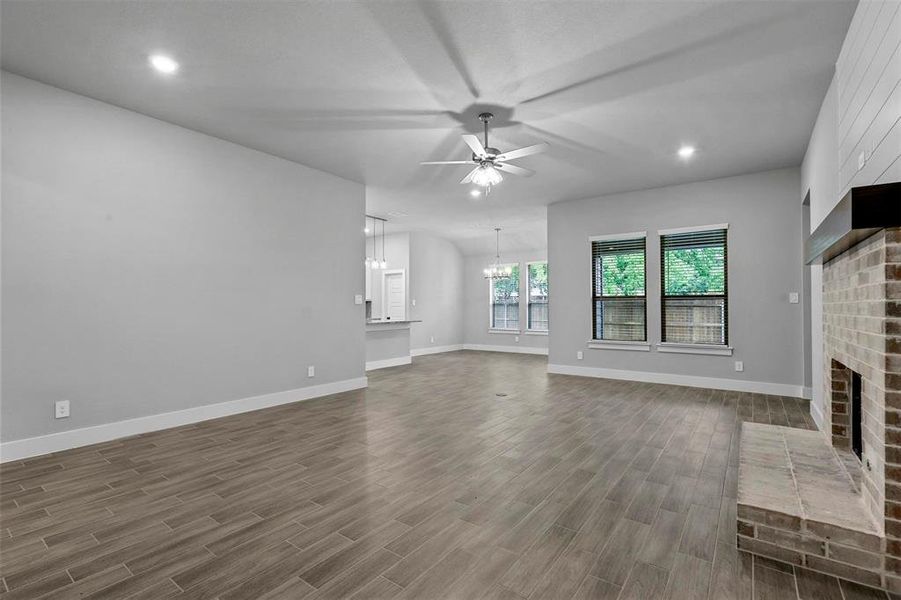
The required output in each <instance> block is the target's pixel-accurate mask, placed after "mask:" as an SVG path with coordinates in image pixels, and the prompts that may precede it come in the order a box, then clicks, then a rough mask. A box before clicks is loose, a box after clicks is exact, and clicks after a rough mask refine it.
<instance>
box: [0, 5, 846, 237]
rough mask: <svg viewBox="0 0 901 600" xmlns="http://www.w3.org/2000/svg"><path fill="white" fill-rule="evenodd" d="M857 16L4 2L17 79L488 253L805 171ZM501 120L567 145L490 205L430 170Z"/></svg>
mask: <svg viewBox="0 0 901 600" xmlns="http://www.w3.org/2000/svg"><path fill="white" fill-rule="evenodd" d="M855 5H856V2H854V1H851V0H836V1H831V0H816V1H788V0H783V1H770V2H767V1H760V0H749V1H735V0H733V1H727V0H720V1H707V2H688V1H672V0H670V1H663V2H644V1H632V2H612V1H611V2H602V1H580V2H566V1H541V2H535V1H528V0H517V1H516V2H487V1H479V2H466V1H455V2H451V1H446V2H403V1H392V2H389V1H378V0H373V1H369V2H346V1H338V0H334V1H316V2H251V1H250V0H247V1H244V2H200V1H196V2H185V1H181V0H180V1H177V2H167V1H154V2H150V1H144V2H111V1H108V0H101V1H82V0H72V1H62V0H58V1H53V2H50V1H46V0H25V1H21V0H3V2H2V8H0V10H2V14H0V19H2V32H0V33H2V48H0V50H2V63H3V68H5V69H7V70H9V71H12V72H15V73H18V74H21V75H25V76H27V77H31V78H34V79H37V80H39V81H43V82H46V83H49V84H52V85H56V86H59V87H61V88H64V89H67V90H72V91H74V92H78V93H80V94H84V95H87V96H91V97H94V98H98V99H100V100H104V101H106V102H110V103H112V104H116V105H119V106H123V107H126V108H130V109H133V110H136V111H138V112H141V113H144V114H147V115H151V116H154V117H157V118H160V119H164V120H166V121H170V122H172V123H176V124H179V125H182V126H185V127H188V128H191V129H195V130H197V131H201V132H204V133H208V134H211V135H214V136H217V137H220V138H223V139H227V140H231V141H234V142H237V143H239V144H243V145H245V146H249V147H252V148H256V149H258V150H262V151H265V152H269V153H271V154H274V155H277V156H281V157H284V158H288V159H291V160H295V161H297V162H300V163H303V164H306V165H310V166H313V167H316V168H319V169H322V170H324V171H328V172H331V173H335V174H337V175H340V176H343V177H346V178H349V179H353V180H356V181H359V182H363V183H365V184H367V186H368V195H367V210H368V211H369V212H371V213H374V214H379V215H384V216H388V218H389V219H390V220H391V223H392V229H394V230H395V231H396V230H403V229H425V230H429V231H433V232H436V233H439V234H441V235H443V236H445V237H448V238H450V239H452V240H454V241H455V242H456V243H457V244H458V245H460V247H461V248H462V249H463V250H464V251H465V252H467V253H480V252H486V253H487V252H493V245H494V235H493V231H492V230H491V227H493V226H495V225H496V224H497V225H500V226H502V227H504V228H505V236H504V240H503V242H504V246H505V247H507V248H508V249H512V248H529V247H532V248H535V247H542V246H544V245H545V244H546V226H545V215H546V206H547V205H548V204H550V203H552V202H557V201H560V200H566V199H573V198H585V197H592V196H598V195H602V194H606V193H611V192H617V191H624V190H631V189H641V188H649V187H657V186H662V185H668V184H673V183H680V182H686V181H691V180H700V179H709V178H714V177H723V176H729V175H734V174H739V173H745V172H752V171H757V170H763V169H769V168H777V167H783V166H794V165H798V164H799V163H800V161H801V159H802V157H803V153H804V149H805V147H806V143H807V140H808V137H809V135H810V131H811V129H812V126H813V121H814V119H815V117H816V113H817V110H818V108H819V105H820V102H821V100H822V98H823V96H824V94H825V91H826V87H827V86H828V84H829V80H830V78H831V74H832V67H833V65H834V63H835V60H836V57H837V56H838V52H839V49H840V47H841V43H842V40H843V38H844V35H845V32H846V30H847V27H848V24H849V22H850V19H851V15H852V13H853V11H854V8H855ZM154 52H164V53H167V54H169V55H171V56H173V57H174V58H176V59H177V60H178V61H179V62H180V63H181V70H180V71H179V73H178V74H177V75H175V76H171V77H166V76H162V75H160V74H158V73H155V72H153V71H152V70H151V69H150V68H148V65H147V56H148V55H149V54H151V53H154ZM485 107H489V108H492V109H493V110H494V112H495V113H497V115H498V117H497V119H496V120H495V122H494V123H493V125H494V126H495V127H494V129H493V130H492V134H491V136H492V145H493V146H496V147H498V148H500V149H501V150H506V149H512V148H515V147H519V146H525V145H529V144H533V143H536V142H538V141H542V140H544V141H547V142H549V143H550V144H551V150H550V152H549V153H547V154H545V155H540V156H533V157H528V158H524V159H521V160H519V161H518V162H517V164H519V165H521V166H524V167H528V168H531V169H535V170H536V171H537V174H536V175H535V176H534V177H531V178H528V179H522V178H517V177H515V176H512V175H508V176H506V177H505V181H504V182H503V183H502V184H501V185H499V186H497V187H496V188H494V190H493V191H492V194H491V195H490V196H489V197H488V198H481V199H478V200H475V199H473V198H471V197H470V196H469V195H468V191H469V189H470V188H468V187H467V186H461V185H459V184H458V181H459V180H460V179H461V178H462V177H463V176H464V175H465V174H466V172H467V168H466V167H465V166H460V167H455V166H450V167H434V166H420V165H419V164H418V163H419V161H421V160H460V159H465V158H467V157H468V152H469V151H468V150H467V149H466V147H465V146H464V144H463V143H462V141H461V140H460V134H461V133H464V132H467V131H470V132H475V131H478V130H479V128H480V124H479V122H478V121H477V119H476V115H477V114H478V113H479V112H481V111H482V110H483V108H485ZM682 143H691V144H694V145H696V146H697V147H698V154H697V156H696V157H695V158H694V159H693V160H692V161H690V162H688V163H685V162H683V161H680V160H678V159H677V158H676V157H675V151H676V149H677V148H678V147H679V145H680V144H682ZM398 213H399V214H398Z"/></svg>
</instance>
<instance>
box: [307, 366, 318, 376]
mask: <svg viewBox="0 0 901 600" xmlns="http://www.w3.org/2000/svg"><path fill="white" fill-rule="evenodd" d="M315 376H316V367H314V366H313V365H310V366H309V367H307V377H315Z"/></svg>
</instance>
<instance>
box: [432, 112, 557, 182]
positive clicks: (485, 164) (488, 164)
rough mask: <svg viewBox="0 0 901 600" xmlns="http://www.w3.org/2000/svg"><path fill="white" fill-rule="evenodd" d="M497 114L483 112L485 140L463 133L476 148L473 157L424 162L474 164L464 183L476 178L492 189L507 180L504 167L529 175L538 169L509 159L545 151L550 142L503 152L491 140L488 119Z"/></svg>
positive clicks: (515, 172)
mask: <svg viewBox="0 0 901 600" xmlns="http://www.w3.org/2000/svg"><path fill="white" fill-rule="evenodd" d="M493 117H494V115H493V114H491V113H490V112H484V113H482V114H480V115H479V120H480V121H481V122H482V126H483V128H484V132H485V140H484V143H483V142H482V141H480V140H479V138H478V136H475V135H472V134H465V135H464V136H463V141H464V142H466V145H467V146H469V148H470V149H471V150H472V158H471V160H443V161H427V162H423V163H420V164H423V165H474V167H473V169H472V171H470V172H469V174H467V175H466V177H464V178H463V179H462V180H461V181H460V183H461V184H464V185H465V184H468V183H470V182H472V183H474V184H476V185H478V186H481V187H484V188H488V190H490V189H491V186H493V185H497V184H499V183H501V182H502V181H503V180H504V177H503V176H502V175H501V173H500V171H503V172H504V173H512V174H514V175H519V176H521V177H529V176H531V175H533V174H534V173H535V171H532V170H529V169H524V168H522V167H517V166H516V165H510V164H507V161H511V160H514V159H517V158H522V157H523V156H529V155H532V154H539V153H541V152H545V151H547V149H548V148H549V146H548V144H547V143H545V142H542V143H540V144H535V145H533V146H526V147H525V148H518V149H516V150H511V151H510V152H501V151H500V150H498V149H497V148H492V147H491V146H490V145H489V144H488V121H490V120H491V119H492V118H493Z"/></svg>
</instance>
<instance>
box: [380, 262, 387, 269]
mask: <svg viewBox="0 0 901 600" xmlns="http://www.w3.org/2000/svg"><path fill="white" fill-rule="evenodd" d="M379 266H380V267H381V268H383V269H387V268H388V261H387V260H383V261H382V263H381V264H380V265H379Z"/></svg>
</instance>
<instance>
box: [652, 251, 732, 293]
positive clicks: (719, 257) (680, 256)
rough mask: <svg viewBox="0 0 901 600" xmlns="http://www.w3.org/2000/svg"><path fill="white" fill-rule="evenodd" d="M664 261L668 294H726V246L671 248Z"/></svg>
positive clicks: (665, 254)
mask: <svg viewBox="0 0 901 600" xmlns="http://www.w3.org/2000/svg"><path fill="white" fill-rule="evenodd" d="M664 260H665V261H666V268H665V270H664V273H665V274H666V281H665V284H666V290H665V293H666V295H667V296H691V295H713V296H716V295H722V294H724V293H725V290H726V272H725V268H724V265H725V255H724V249H723V247H722V246H714V247H708V248H687V249H678V250H667V251H666V252H665V253H664Z"/></svg>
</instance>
